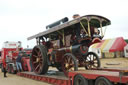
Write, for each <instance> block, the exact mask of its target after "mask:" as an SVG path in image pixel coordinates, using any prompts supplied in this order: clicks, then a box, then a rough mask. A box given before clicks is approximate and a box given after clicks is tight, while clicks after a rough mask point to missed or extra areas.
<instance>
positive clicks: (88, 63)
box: [85, 52, 100, 69]
mask: <svg viewBox="0 0 128 85" xmlns="http://www.w3.org/2000/svg"><path fill="white" fill-rule="evenodd" d="M99 67H100V59H99V57H98V55H97V54H95V53H93V52H88V54H87V55H86V56H85V68H86V69H97V68H99Z"/></svg>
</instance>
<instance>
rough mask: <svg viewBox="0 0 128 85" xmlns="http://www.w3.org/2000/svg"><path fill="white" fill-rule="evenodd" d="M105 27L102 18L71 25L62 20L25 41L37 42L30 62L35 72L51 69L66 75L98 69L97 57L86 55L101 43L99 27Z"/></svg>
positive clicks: (86, 18)
mask: <svg viewBox="0 0 128 85" xmlns="http://www.w3.org/2000/svg"><path fill="white" fill-rule="evenodd" d="M107 25H110V20H108V19H107V18H105V17H102V16H98V15H86V16H82V17H79V18H76V19H74V20H71V21H68V18H67V17H65V18H63V19H61V20H59V21H57V22H55V23H53V24H50V25H48V26H46V28H47V30H46V31H44V32H41V33H39V34H36V35H34V36H31V37H29V38H28V40H31V39H33V38H36V41H37V45H36V46H35V47H34V48H33V50H32V58H31V60H32V67H33V70H34V72H35V73H37V74H45V73H46V72H47V71H48V67H49V66H53V67H56V68H57V69H58V70H59V71H63V72H64V73H65V75H68V72H69V71H76V70H78V67H85V69H94V68H99V67H100V60H99V57H98V56H97V55H96V54H95V53H93V52H88V48H89V46H90V45H92V44H94V43H97V42H100V41H101V39H102V38H103V36H104V35H103V30H102V27H106V26H107Z"/></svg>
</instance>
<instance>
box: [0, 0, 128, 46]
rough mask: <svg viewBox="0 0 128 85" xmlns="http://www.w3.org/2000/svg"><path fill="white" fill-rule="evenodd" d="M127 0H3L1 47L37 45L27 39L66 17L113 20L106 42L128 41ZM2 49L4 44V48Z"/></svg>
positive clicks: (0, 16)
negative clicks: (94, 16)
mask: <svg viewBox="0 0 128 85" xmlns="http://www.w3.org/2000/svg"><path fill="white" fill-rule="evenodd" d="M127 3H128V1H127V0H75V1H74V0H45V1H44V0H0V39H1V41H0V44H1V43H3V42H5V41H18V40H21V41H22V43H23V46H24V47H26V46H27V44H30V45H31V47H33V46H34V45H36V44H35V43H34V42H35V40H33V41H27V40H26V39H27V37H29V36H31V35H34V34H37V33H39V32H42V31H44V30H45V26H46V25H48V24H50V23H53V22H55V21H57V20H59V19H61V18H63V17H65V16H67V17H69V19H70V20H71V19H72V15H73V14H76V13H79V14H80V15H86V14H97V15H102V16H105V17H107V18H109V19H110V20H111V21H112V25H110V26H108V29H107V30H106V35H105V38H111V37H118V36H123V37H124V38H128V36H127V29H128V25H127V22H128V11H126V10H127V9H128V5H127ZM33 43H34V44H33ZM1 45H2V44H1Z"/></svg>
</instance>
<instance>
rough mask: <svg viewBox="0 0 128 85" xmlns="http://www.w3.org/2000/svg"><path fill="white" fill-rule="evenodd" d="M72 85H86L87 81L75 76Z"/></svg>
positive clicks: (80, 76)
mask: <svg viewBox="0 0 128 85" xmlns="http://www.w3.org/2000/svg"><path fill="white" fill-rule="evenodd" d="M74 85H88V80H87V79H86V78H84V77H83V76H82V75H76V76H75V78H74Z"/></svg>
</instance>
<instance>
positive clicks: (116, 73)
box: [18, 68, 128, 85]
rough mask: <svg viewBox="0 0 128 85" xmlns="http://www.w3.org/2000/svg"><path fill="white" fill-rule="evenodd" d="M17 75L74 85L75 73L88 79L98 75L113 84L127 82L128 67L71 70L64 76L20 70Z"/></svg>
mask: <svg viewBox="0 0 128 85" xmlns="http://www.w3.org/2000/svg"><path fill="white" fill-rule="evenodd" d="M18 75H19V76H22V77H27V78H31V79H34V80H39V81H43V82H47V83H50V84H54V85H74V78H75V76H76V75H82V76H83V77H84V78H86V79H88V80H96V79H97V78H99V77H104V78H106V79H108V80H109V81H111V82H113V83H115V84H117V83H120V84H125V85H127V84H128V69H126V68H117V69H114V68H100V69H98V70H79V71H72V72H69V76H68V77H66V76H65V75H64V74H63V72H57V71H53V72H52V71H51V73H47V74H46V75H37V74H35V73H33V72H21V73H18ZM89 85H90V84H89ZM91 85H94V84H91Z"/></svg>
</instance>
